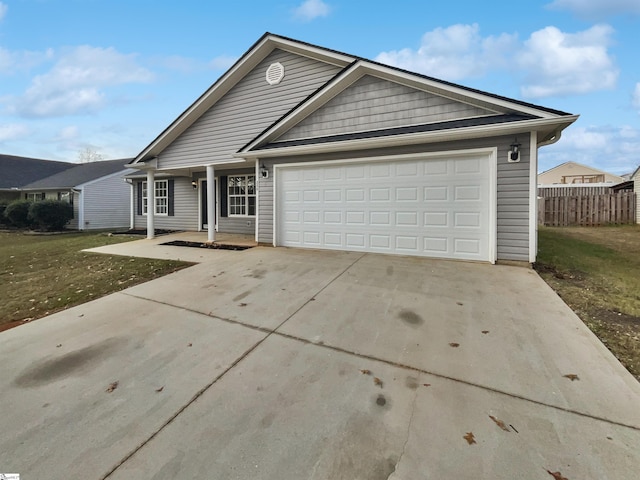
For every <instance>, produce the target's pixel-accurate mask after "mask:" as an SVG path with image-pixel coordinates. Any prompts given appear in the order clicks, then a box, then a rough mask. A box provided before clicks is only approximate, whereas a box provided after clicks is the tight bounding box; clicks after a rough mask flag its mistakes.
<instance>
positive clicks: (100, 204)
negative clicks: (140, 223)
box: [80, 171, 131, 230]
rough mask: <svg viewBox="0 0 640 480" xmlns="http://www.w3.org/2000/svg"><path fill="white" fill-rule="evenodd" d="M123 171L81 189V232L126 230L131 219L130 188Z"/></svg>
mask: <svg viewBox="0 0 640 480" xmlns="http://www.w3.org/2000/svg"><path fill="white" fill-rule="evenodd" d="M126 173H127V172H125V171H123V172H121V173H118V174H115V175H108V176H106V177H103V178H101V179H98V180H96V181H94V182H90V183H88V184H86V185H84V186H83V187H82V202H83V207H84V225H81V226H80V228H81V229H83V230H95V229H107V228H127V227H128V226H129V222H130V219H131V186H130V185H129V184H128V183H127V182H125V181H124V175H125V174H126Z"/></svg>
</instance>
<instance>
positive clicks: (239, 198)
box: [227, 175, 256, 217]
mask: <svg viewBox="0 0 640 480" xmlns="http://www.w3.org/2000/svg"><path fill="white" fill-rule="evenodd" d="M255 185H256V177H255V175H234V176H229V177H228V183H227V190H228V195H229V216H230V217H247V216H248V217H254V216H255V215H256V187H255Z"/></svg>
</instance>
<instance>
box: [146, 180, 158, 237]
mask: <svg viewBox="0 0 640 480" xmlns="http://www.w3.org/2000/svg"><path fill="white" fill-rule="evenodd" d="M154 173H155V172H154V171H153V170H147V238H148V239H152V238H153V237H154V236H155V233H156V231H155V227H154V225H153V220H154V218H153V217H154V215H153V213H154V212H155V210H156V209H155V204H156V198H155V197H156V189H155V178H154Z"/></svg>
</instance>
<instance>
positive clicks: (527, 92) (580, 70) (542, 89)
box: [517, 25, 619, 98]
mask: <svg viewBox="0 0 640 480" xmlns="http://www.w3.org/2000/svg"><path fill="white" fill-rule="evenodd" d="M612 33H613V29H612V28H611V27H610V26H608V25H595V26H593V27H591V28H590V29H588V30H585V31H582V32H578V33H564V32H562V31H560V30H559V29H557V28H556V27H546V28H543V29H542V30H538V31H537V32H534V33H533V34H532V35H531V37H530V38H529V39H528V40H527V41H526V42H525V43H524V48H523V49H522V51H521V53H520V54H519V55H518V58H517V62H518V65H519V67H520V69H521V72H522V73H523V77H524V85H522V87H521V91H522V94H523V95H524V96H525V97H533V98H540V97H549V96H554V95H567V94H580V93H588V92H592V91H595V90H603V89H610V88H613V87H614V86H615V84H616V80H617V79H618V73H619V72H618V69H617V68H616V67H615V65H614V62H613V59H612V58H611V57H610V56H609V52H608V51H607V46H608V45H609V44H610V42H611V40H610V36H611V34H612Z"/></svg>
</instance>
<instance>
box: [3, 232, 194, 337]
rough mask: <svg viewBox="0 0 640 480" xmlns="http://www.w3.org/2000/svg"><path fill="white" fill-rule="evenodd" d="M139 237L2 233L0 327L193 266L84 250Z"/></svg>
mask: <svg viewBox="0 0 640 480" xmlns="http://www.w3.org/2000/svg"><path fill="white" fill-rule="evenodd" d="M136 239H137V238H136V237H128V236H109V235H107V234H105V233H65V234H60V235H25V234H22V233H17V232H10V233H2V232H0V292H2V310H1V313H0V329H2V325H5V327H6V326H7V324H13V323H20V322H23V321H26V320H34V319H36V318H40V317H43V316H45V315H49V314H51V313H54V312H57V311H60V310H63V309H65V308H69V307H71V306H74V305H79V304H81V303H84V302H87V301H89V300H93V299H95V298H99V297H102V296H104V295H107V294H109V293H112V292H116V291H118V290H122V289H124V288H126V287H130V286H132V285H135V284H138V283H142V282H145V281H147V280H151V279H153V278H157V277H160V276H163V275H166V274H168V273H171V272H174V271H176V270H180V269H181V268H184V267H185V266H188V265H190V264H189V263H186V262H178V261H170V260H151V259H145V258H129V257H118V256H112V255H101V254H95V253H83V252H81V250H82V249H85V248H92V247H99V246H102V245H111V244H114V243H121V242H126V241H131V240H136Z"/></svg>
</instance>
